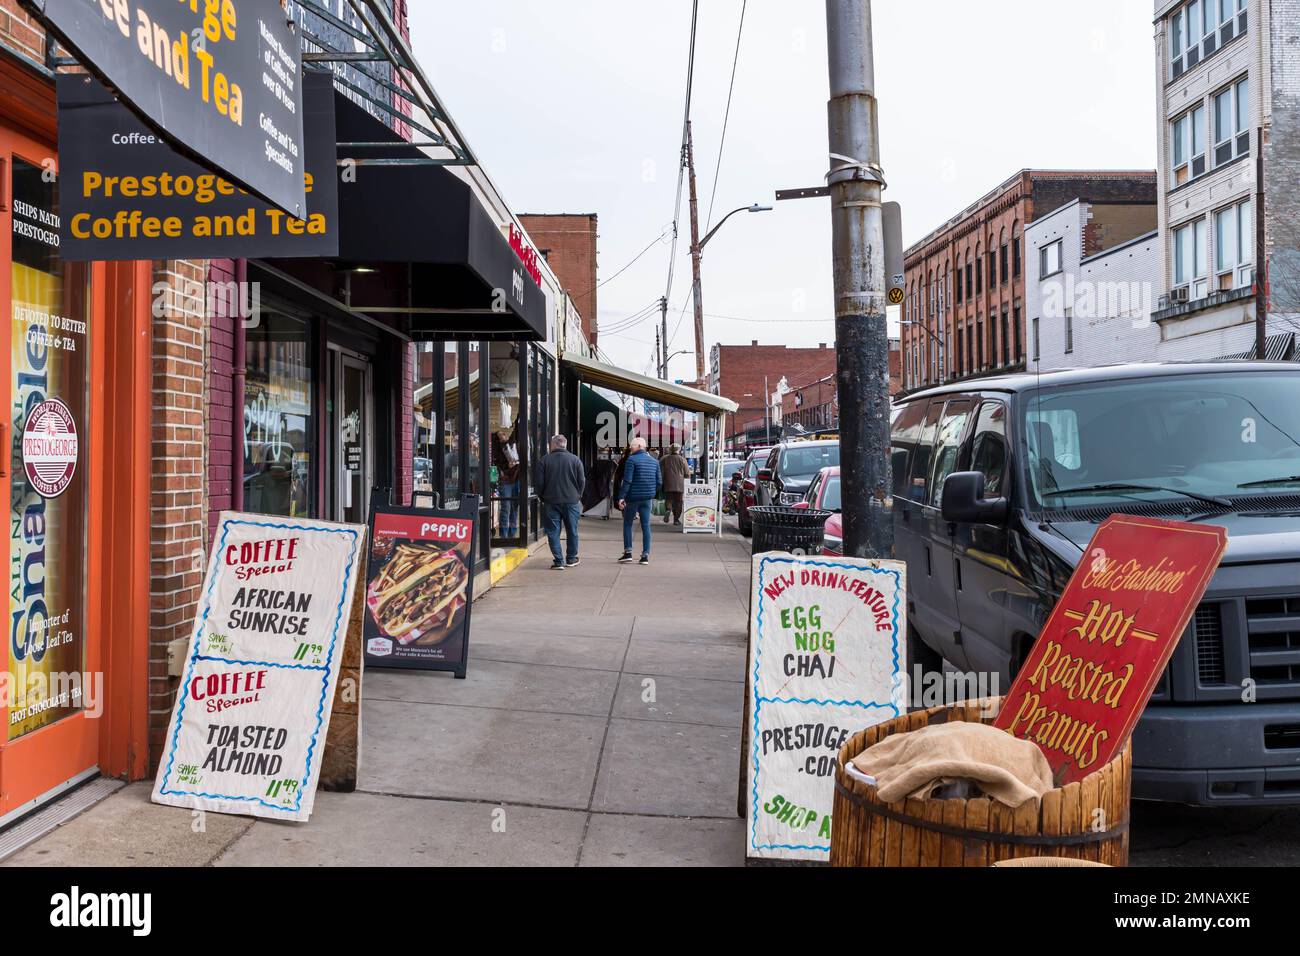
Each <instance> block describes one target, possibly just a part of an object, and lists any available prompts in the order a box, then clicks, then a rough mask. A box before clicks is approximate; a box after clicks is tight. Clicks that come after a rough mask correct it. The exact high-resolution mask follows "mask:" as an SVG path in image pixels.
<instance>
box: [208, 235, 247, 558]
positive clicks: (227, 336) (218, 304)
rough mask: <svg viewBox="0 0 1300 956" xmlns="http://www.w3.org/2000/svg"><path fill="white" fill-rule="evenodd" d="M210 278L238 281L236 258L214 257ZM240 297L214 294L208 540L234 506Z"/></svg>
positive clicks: (210, 327) (210, 340)
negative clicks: (236, 349) (238, 308)
mask: <svg viewBox="0 0 1300 956" xmlns="http://www.w3.org/2000/svg"><path fill="white" fill-rule="evenodd" d="M208 281H209V282H212V283H222V284H225V283H229V282H234V281H235V263H234V260H232V259H214V260H213V261H212V262H211V263H210V264H209V266H208ZM238 301H240V300H239V299H236V301H235V302H231V301H230V299H229V297H228V296H221V297H219V298H217V297H214V300H213V303H212V305H213V306H214V308H213V310H212V312H213V313H215V314H209V315H208V334H207V356H208V362H207V371H206V374H205V376H204V377H205V380H206V383H207V389H206V391H205V393H204V399H205V406H206V407H205V411H206V415H207V442H208V467H207V491H208V495H207V497H208V504H207V509H208V510H207V525H208V527H207V533H208V540H209V541H211V540H212V535H213V534H214V533H215V532H216V527H217V516H218V515H219V514H220V513H221V512H223V511H227V510H229V509H231V508H233V507H234V479H233V477H232V475H231V470H230V469H231V463H232V456H233V455H234V451H235V449H234V440H235V438H236V435H238V434H239V432H240V429H238V428H237V427H235V425H236V421H237V420H238V419H237V416H236V415H235V414H234V404H233V403H234V390H233V386H234V358H235V323H236V322H237V321H238V318H236V316H235V315H234V313H235V312H237V311H238V310H237V309H236V308H232V306H235V305H236V304H237V303H238Z"/></svg>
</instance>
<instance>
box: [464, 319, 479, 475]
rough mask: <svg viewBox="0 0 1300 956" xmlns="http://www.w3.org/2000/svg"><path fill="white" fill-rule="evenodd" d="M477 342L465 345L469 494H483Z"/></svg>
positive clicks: (466, 443) (466, 442)
mask: <svg viewBox="0 0 1300 956" xmlns="http://www.w3.org/2000/svg"><path fill="white" fill-rule="evenodd" d="M481 354H482V353H481V352H480V351H479V344H478V343H477V342H470V343H469V345H468V346H467V347H466V353H465V364H466V368H467V371H468V373H469V400H468V401H467V402H466V412H467V414H468V417H467V418H466V432H465V438H466V441H465V445H466V447H467V448H468V449H469V465H468V467H469V472H468V474H466V475H465V491H466V493H468V494H471V495H478V496H479V497H480V498H482V496H483V474H482V472H483V442H482V437H481V436H480V434H479V422H480V419H479V407H480V406H481V404H482V402H483V390H482V388H481V387H480V381H479V380H480V378H481V377H482V375H483V370H482V368H481V367H480V366H481V362H480V356H481Z"/></svg>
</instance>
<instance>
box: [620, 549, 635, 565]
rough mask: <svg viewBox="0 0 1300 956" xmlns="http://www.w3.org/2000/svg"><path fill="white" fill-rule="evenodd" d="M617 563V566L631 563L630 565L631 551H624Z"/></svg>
mask: <svg viewBox="0 0 1300 956" xmlns="http://www.w3.org/2000/svg"><path fill="white" fill-rule="evenodd" d="M618 563H619V564H631V563H632V552H631V551H624V552H623V557H621V558H619V559H618Z"/></svg>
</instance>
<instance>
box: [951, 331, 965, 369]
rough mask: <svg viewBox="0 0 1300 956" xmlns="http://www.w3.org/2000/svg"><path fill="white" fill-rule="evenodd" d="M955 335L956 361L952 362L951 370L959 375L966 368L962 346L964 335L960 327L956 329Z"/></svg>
mask: <svg viewBox="0 0 1300 956" xmlns="http://www.w3.org/2000/svg"><path fill="white" fill-rule="evenodd" d="M956 337H957V361H956V362H954V363H953V371H954V372H956V373H957V374H958V375H960V374H961V373H962V372H964V371H965V370H966V355H965V351H964V350H963V348H962V341H963V339H964V338H965V336H964V335H963V334H962V330H961V329H958V330H957V336H956Z"/></svg>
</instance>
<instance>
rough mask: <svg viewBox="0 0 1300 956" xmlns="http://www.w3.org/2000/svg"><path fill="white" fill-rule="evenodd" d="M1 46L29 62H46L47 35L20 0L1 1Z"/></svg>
mask: <svg viewBox="0 0 1300 956" xmlns="http://www.w3.org/2000/svg"><path fill="white" fill-rule="evenodd" d="M0 44H3V45H5V46H7V47H9V48H10V49H11V50H14V51H16V52H18V53H21V54H22V55H23V56H25V57H27V58H28V59H29V60H35V61H36V62H37V63H43V62H45V33H44V31H42V30H41V28H40V27H38V26H37V25H36V20H35V19H34V18H33V17H32V16H31V15H30V14H28V13H26V12H25V11H24V10H23V9H22V7H20V6H19V5H18V0H0Z"/></svg>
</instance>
